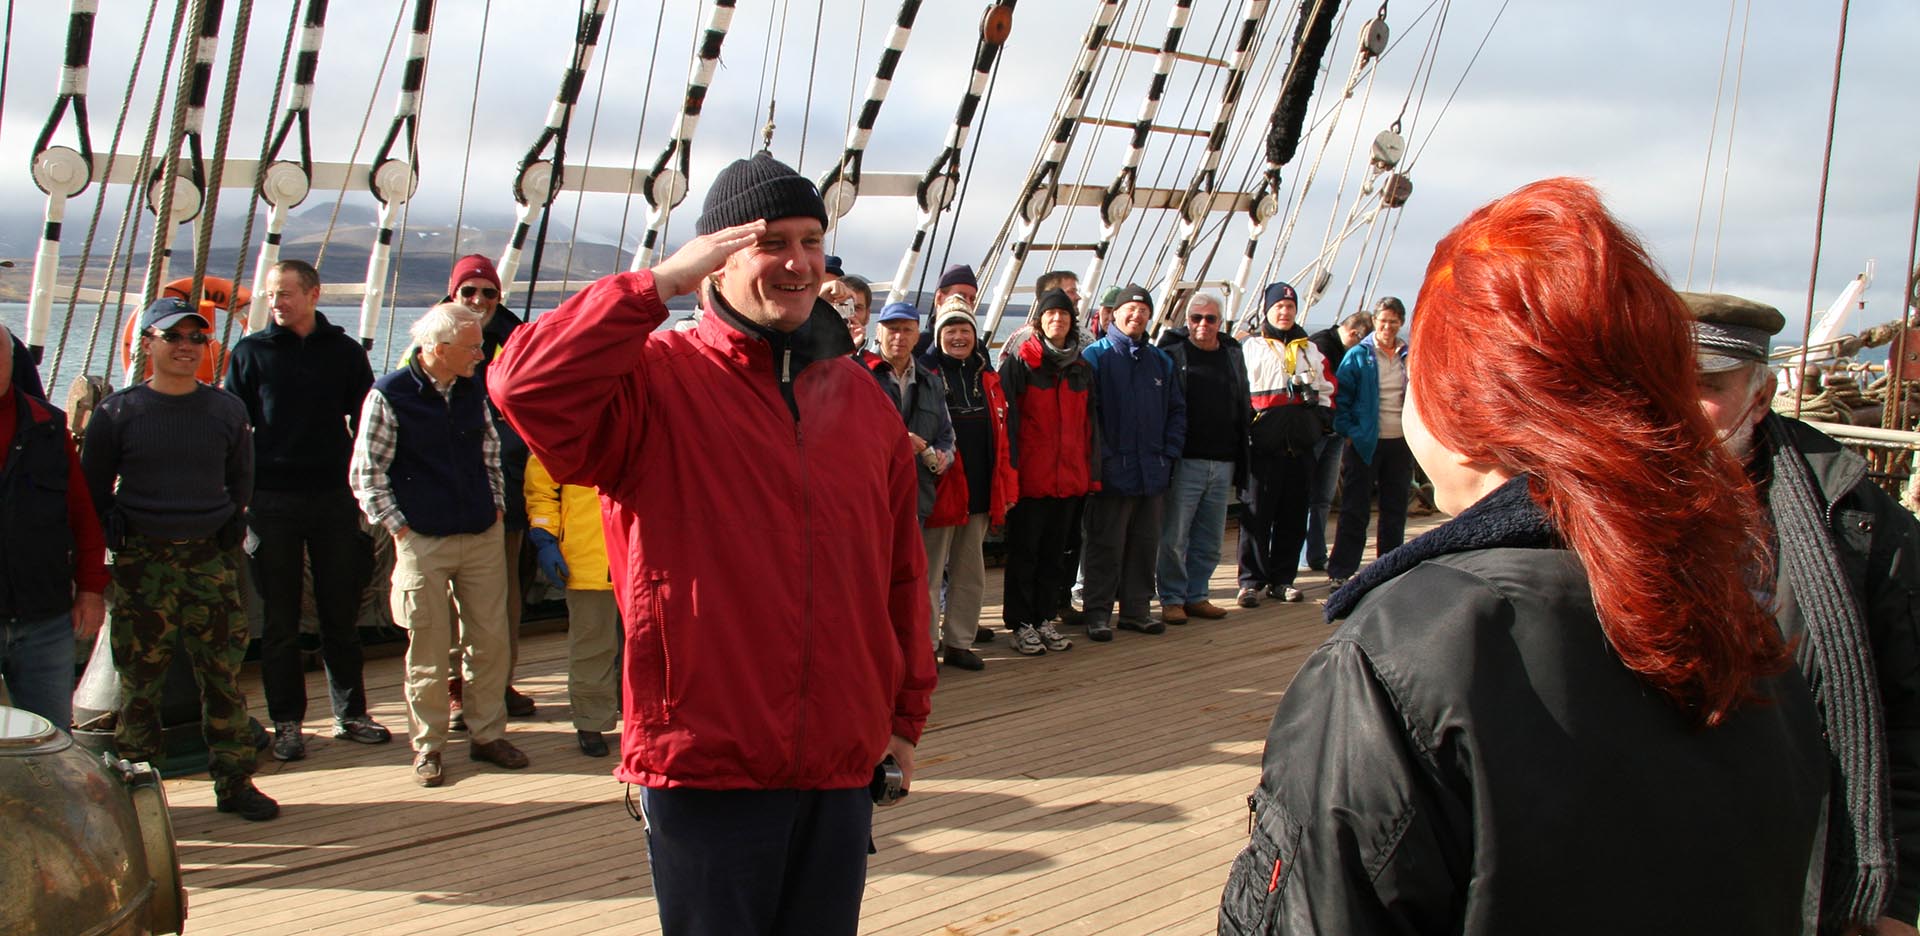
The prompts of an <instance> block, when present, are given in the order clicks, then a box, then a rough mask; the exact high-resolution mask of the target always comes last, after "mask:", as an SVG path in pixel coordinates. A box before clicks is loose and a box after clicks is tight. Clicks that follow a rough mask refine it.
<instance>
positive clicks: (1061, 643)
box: [1034, 621, 1073, 653]
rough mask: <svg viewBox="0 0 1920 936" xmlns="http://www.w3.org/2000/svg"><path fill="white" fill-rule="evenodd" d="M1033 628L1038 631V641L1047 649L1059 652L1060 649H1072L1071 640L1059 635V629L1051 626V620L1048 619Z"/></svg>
mask: <svg viewBox="0 0 1920 936" xmlns="http://www.w3.org/2000/svg"><path fill="white" fill-rule="evenodd" d="M1034 630H1036V631H1038V632H1039V633H1040V643H1041V645H1043V646H1045V647H1046V648H1047V649H1048V650H1052V651H1053V652H1055V653H1059V652H1060V651H1062V650H1072V649H1073V641H1071V640H1068V639H1067V638H1065V637H1063V636H1061V634H1060V631H1059V630H1058V629H1056V628H1055V627H1054V626H1053V622H1052V621H1048V622H1047V623H1045V624H1042V625H1040V626H1039V627H1036V628H1034Z"/></svg>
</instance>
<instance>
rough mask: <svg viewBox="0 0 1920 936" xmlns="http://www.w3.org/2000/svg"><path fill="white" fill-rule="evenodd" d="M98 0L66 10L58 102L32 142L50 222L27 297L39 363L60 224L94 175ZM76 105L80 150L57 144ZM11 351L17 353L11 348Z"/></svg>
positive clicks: (30, 339) (29, 338) (30, 340)
mask: <svg viewBox="0 0 1920 936" xmlns="http://www.w3.org/2000/svg"><path fill="white" fill-rule="evenodd" d="M97 6H98V0H73V3H72V6H70V7H69V8H68V12H67V51H66V58H65V60H64V61H62V62H61V64H60V96H59V98H57V99H56V100H55V101H54V102H53V113H52V114H51V115H49V116H48V117H47V123H46V126H45V127H43V128H42V129H41V130H40V138H39V139H38V140H37V141H35V143H34V145H33V159H32V163H31V165H32V170H33V184H34V185H37V186H39V187H40V191H42V192H45V193H46V195H47V213H46V223H45V225H44V226H43V227H42V228H41V234H40V249H39V250H38V251H37V252H36V253H35V254H34V258H33V291H32V293H31V294H30V296H29V297H28V301H27V329H26V330H27V333H26V334H25V335H22V336H21V338H22V339H23V340H24V341H25V342H26V344H27V350H28V351H31V352H32V353H33V361H34V363H35V364H38V363H40V359H41V358H42V357H43V356H44V354H45V349H46V343H47V324H48V322H49V320H51V318H52V316H53V286H54V280H55V279H56V278H57V277H58V275H59V272H60V228H61V223H62V222H63V221H65V219H66V214H67V200H68V199H71V198H73V197H74V196H75V195H78V194H80V193H81V192H83V191H86V188H87V184H88V183H89V182H91V181H92V179H93V140H92V137H91V136H90V135H89V134H88V132H87V63H88V60H89V59H90V58H91V57H92V54H93V20H94V13H95V10H96V8H97ZM69 107H71V108H72V109H73V122H74V129H75V132H76V133H77V134H78V136H79V143H80V148H79V149H78V150H75V149H73V148H72V147H67V146H54V145H52V141H53V134H54V132H55V131H57V130H59V129H60V122H61V120H62V119H63V118H64V117H65V116H66V113H67V109H68V108H69ZM7 353H12V352H11V351H8V352H7Z"/></svg>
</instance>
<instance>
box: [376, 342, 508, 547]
mask: <svg viewBox="0 0 1920 936" xmlns="http://www.w3.org/2000/svg"><path fill="white" fill-rule="evenodd" d="M373 388H374V390H376V391H378V392H379V393H381V394H383V395H385V396H386V398H387V403H388V404H389V405H391V406H392V407H393V413H394V417H395V419H396V420H397V421H398V426H399V444H398V445H396V446H395V447H394V453H393V465H392V466H391V467H389V468H388V469H387V477H388V480H389V481H390V482H391V483H392V484H393V496H394V499H395V500H397V501H399V503H400V512H401V513H402V514H403V515H405V517H406V518H407V526H409V527H411V528H412V529H413V531H414V532H416V533H424V534H426V535H427V536H452V535H454V534H457V533H481V532H484V531H486V530H487V529H488V528H489V527H491V526H493V524H494V506H493V485H492V484H491V483H490V482H489V481H488V479H487V460H486V452H485V450H484V445H485V442H486V435H487V405H486V400H485V398H484V397H483V396H482V395H481V392H480V387H479V385H478V384H476V383H475V382H474V381H473V379H472V378H469V377H462V378H460V379H458V380H456V381H454V382H453V386H452V388H450V389H449V390H448V393H447V396H445V397H442V396H441V395H440V392H439V391H438V390H435V389H434V388H433V381H432V380H431V379H429V378H428V377H427V375H426V374H425V373H424V372H423V371H421V370H420V366H419V365H418V364H417V363H416V364H410V365H408V366H407V367H403V368H401V369H399V370H397V371H394V372H393V373H390V374H388V375H386V376H384V377H381V378H380V379H379V380H377V381H374V384H373Z"/></svg>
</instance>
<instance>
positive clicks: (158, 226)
mask: <svg viewBox="0 0 1920 936" xmlns="http://www.w3.org/2000/svg"><path fill="white" fill-rule="evenodd" d="M182 2H183V3H184V2H188V0H182ZM191 2H192V3H193V13H192V15H191V20H192V22H193V23H195V24H202V23H205V22H206V11H207V3H208V0H191ZM195 28H196V30H197V29H198V28H199V27H198V26H197V25H196V27H195ZM182 61H183V62H185V63H186V67H184V68H182V69H180V78H179V82H178V84H177V86H176V87H175V88H174V102H173V123H172V126H170V127H168V128H167V149H166V162H165V163H164V164H162V166H161V171H160V175H161V178H162V180H163V182H162V184H161V186H160V204H159V207H158V208H157V209H156V210H155V211H154V213H153V240H152V241H151V242H150V246H149V247H148V249H147V277H146V285H145V287H144V288H143V289H142V290H141V295H143V296H152V295H155V294H157V293H159V291H160V271H161V267H162V265H163V264H165V263H166V251H165V247H164V244H165V242H166V240H167V239H168V237H169V236H170V235H171V234H172V233H173V232H172V230H171V228H172V227H173V190H174V189H175V188H177V187H178V186H176V185H175V184H174V163H175V162H176V161H177V160H178V159H179V154H180V143H181V141H182V140H184V139H186V135H187V105H188V103H189V94H190V92H191V91H192V89H193V73H194V71H195V69H196V68H197V67H198V65H197V63H195V62H194V61H193V60H192V59H190V58H187V57H184V56H183V57H182ZM163 88H164V84H163ZM146 364H147V345H146V342H143V341H136V342H133V354H132V355H131V359H130V360H129V361H128V368H127V375H126V377H127V385H128V386H132V385H133V384H134V383H136V382H138V381H139V379H140V376H139V375H141V374H144V373H146Z"/></svg>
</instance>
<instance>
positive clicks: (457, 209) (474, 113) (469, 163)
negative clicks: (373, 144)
mask: <svg viewBox="0 0 1920 936" xmlns="http://www.w3.org/2000/svg"><path fill="white" fill-rule="evenodd" d="M660 10H661V12H662V13H665V12H666V6H665V5H664V4H663V5H662V6H661V8H660ZM492 19H493V0H487V5H486V6H484V7H482V8H481V10H480V51H478V52H476V53H474V56H473V84H474V89H475V91H476V92H477V91H478V90H479V87H480V71H481V68H482V66H484V65H485V64H486V62H487V23H488V22H489V21H490V20H492ZM398 26H399V24H397V23H396V24H395V28H396V30H397V29H398ZM395 34H396V35H398V33H397V32H396V33H395ZM387 51H388V53H389V54H391V53H392V51H393V46H392V45H388V46H387ZM602 74H605V73H604V72H602ZM375 87H376V88H377V87H378V84H376V85H375ZM367 115H368V117H369V118H371V117H372V115H373V105H372V104H371V103H369V104H368V105H367ZM479 116H480V95H479V94H477V93H476V94H474V96H473V103H472V104H470V105H469V106H468V107H467V143H466V150H465V152H464V154H463V155H462V156H461V157H460V199H459V201H458V202H456V203H455V204H454V208H453V255H452V256H453V259H454V260H455V261H458V260H459V259H460V257H461V253H460V231H461V228H460V222H461V221H462V220H464V219H465V218H466V216H467V172H468V171H469V170H471V169H472V168H473V127H474V123H475V122H476V121H477V120H478V119H479ZM360 132H361V133H365V132H367V131H366V125H365V124H364V123H363V124H361V126H360Z"/></svg>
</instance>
